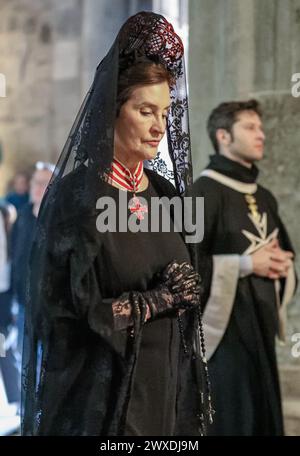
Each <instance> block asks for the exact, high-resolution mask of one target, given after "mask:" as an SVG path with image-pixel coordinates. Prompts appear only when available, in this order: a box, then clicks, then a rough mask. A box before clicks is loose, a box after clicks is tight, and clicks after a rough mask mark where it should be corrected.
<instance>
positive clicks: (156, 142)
mask: <svg viewBox="0 0 300 456" xmlns="http://www.w3.org/2000/svg"><path fill="white" fill-rule="evenodd" d="M145 142H146V144H149V146H151V147H157V146H158V144H159V141H145Z"/></svg>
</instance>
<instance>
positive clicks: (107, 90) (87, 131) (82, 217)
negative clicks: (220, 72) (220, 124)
mask: <svg viewBox="0 0 300 456" xmlns="http://www.w3.org/2000/svg"><path fill="white" fill-rule="evenodd" d="M140 58H148V59H152V60H156V61H159V62H161V63H162V64H164V65H165V66H166V67H167V68H168V69H169V70H170V72H171V73H172V75H173V76H174V79H175V84H174V86H173V87H172V90H171V108H170V112H169V115H168V120H167V137H168V151H169V156H170V157H169V158H170V160H169V161H165V160H164V159H162V157H161V156H160V155H158V157H157V158H156V159H155V160H153V161H152V162H151V163H150V164H149V166H150V167H151V168H152V170H154V171H155V172H157V173H159V174H162V175H163V176H164V177H166V178H168V179H169V180H173V181H174V182H175V186H176V189H177V191H178V193H179V194H180V195H181V196H183V195H186V194H187V193H188V189H189V186H190V185H191V184H192V165H191V152H190V135H189V124H188V101H187V92H186V82H185V69H184V61H183V45H182V42H181V40H180V38H179V37H178V35H176V33H175V32H174V30H173V27H172V25H171V24H169V23H168V22H167V21H166V19H165V18H164V17H163V16H161V15H158V14H155V13H150V12H141V13H138V14H136V15H135V16H133V17H131V18H130V19H129V20H128V21H127V22H126V23H125V24H124V26H123V27H122V28H121V30H120V32H119V34H118V36H117V38H116V40H115V41H114V43H113V45H112V47H111V49H110V50H109V52H108V54H107V55H106V56H105V57H104V59H103V60H102V61H101V62H100V64H99V65H98V67H97V70H96V74H95V77H94V81H93V83H92V86H91V88H90V90H89V92H88V93H87V95H86V97H85V99H84V101H83V103H82V106H81V108H80V110H79V113H78V115H77V117H76V119H75V122H74V124H73V126H72V129H71V131H70V134H69V136H68V139H67V141H66V144H65V146H64V148H63V151H62V153H61V155H60V157H59V159H58V162H57V165H56V168H55V171H54V173H53V176H52V178H51V181H50V184H49V186H48V189H47V191H46V193H45V196H44V199H43V202H42V206H41V210H40V213H39V218H38V222H37V229H36V236H35V241H34V245H33V250H32V255H31V264H30V271H29V288H28V293H27V295H28V296H27V304H26V306H27V307H26V316H25V333H24V349H23V375H22V389H23V393H24V394H22V410H21V411H22V433H23V434H24V435H35V434H36V428H38V426H39V419H40V407H39V398H38V393H39V392H40V391H41V388H43V384H42V381H43V370H44V363H45V360H47V350H48V347H47V344H46V343H43V342H42V339H43V338H44V340H45V337H44V336H43V335H44V334H47V332H49V328H48V327H47V316H49V315H50V314H51V313H52V312H58V313H59V312H60V311H61V309H60V307H59V302H57V300H56V301H55V306H54V308H53V306H49V304H48V301H50V300H48V301H47V299H48V298H44V297H43V296H44V295H45V290H46V291H47V293H48V295H51V294H53V289H52V288H53V280H55V277H53V275H52V273H53V274H54V276H55V274H56V271H55V270H54V272H53V268H52V269H51V265H50V267H49V270H50V271H51V272H50V273H49V271H48V270H47V265H49V262H50V261H51V258H52V256H53V254H54V253H53V252H56V257H58V258H61V261H62V264H63V261H64V258H65V257H66V256H67V255H66V254H65V252H69V251H70V249H71V247H72V246H74V245H76V243H81V242H82V237H83V235H84V236H85V242H86V244H85V246H86V249H85V251H84V252H85V253H84V255H85V257H84V258H83V259H81V260H80V262H78V264H76V266H74V265H73V267H74V268H75V267H77V268H78V269H79V268H80V274H82V275H83V274H86V271H87V270H88V268H89V267H90V265H91V264H92V262H93V261H94V259H95V251H97V248H98V245H97V243H98V242H99V240H98V238H99V236H96V235H95V234H94V232H93V231H92V229H91V230H90V231H89V229H90V228H89V227H91V223H90V224H89V223H88V222H89V221H90V220H93V229H95V226H94V225H95V223H94V218H93V217H94V215H95V213H96V201H97V199H98V196H97V188H98V185H99V181H100V180H101V177H102V176H103V175H105V174H106V173H107V172H108V171H109V170H110V168H111V163H112V159H113V152H114V123H115V118H116V112H117V86H118V77H119V72H120V71H122V69H123V68H126V66H127V65H130V64H131V63H132V62H134V61H135V60H136V59H140ZM82 169H84V173H80V171H81V170H82ZM82 176H84V177H83V178H82ZM70 182H71V184H70V185H69V187H70V186H72V197H71V198H69V197H68V195H66V194H65V191H64V189H65V188H66V187H67V186H68V183H70ZM70 226H72V230H70ZM79 227H80V229H81V232H80V233H81V234H80V236H79V235H78V234H77V232H79ZM83 232H84V234H82V233H83ZM74 233H75V234H74ZM73 236H77V237H76V239H73ZM49 252H50V259H49ZM57 252H59V253H57ZM47 255H48V256H47ZM71 260H72V257H71ZM63 267H66V266H61V268H63ZM67 267H69V265H67ZM58 273H59V271H58ZM78 276H79V273H78ZM41 277H42V279H40V278H41ZM78 280H79V279H78ZM72 285H74V286H77V285H78V284H77V282H76V283H74V284H72ZM59 286H60V287H61V288H62V289H64V287H66V284H65V283H61V284H60V285H59ZM52 302H54V301H53V300H52ZM43 316H46V318H44V317H43ZM198 317H199V319H200V315H199V316H197V318H198ZM195 327H197V328H198V329H199V327H201V320H199V322H198V321H197V324H196V323H195ZM200 332H201V335H202V336H201V335H200V336H201V337H202V338H201V337H200V336H199V337H198V339H197V342H198V344H199V347H198V348H197V352H198V353H200V354H201V356H200V358H199V366H200V367H201V359H202V361H203V366H202V368H201V369H200V371H201V372H200V374H199V377H201V382H202V386H201V387H200V390H199V392H200V393H201V394H199V396H201V398H202V402H203V401H204V403H202V404H201V405H200V407H199V408H200V409H201V423H202V424H203V426H202V425H201V426H202V427H201V429H202V431H203V427H204V422H207V421H208V416H209V413H210V401H209V400H208V399H209V385H208V377H207V375H206V372H205V371H206V364H205V360H203V358H204V356H205V355H204V344H203V331H202V330H201V331H200ZM198 334H199V333H198ZM203 398H204V399H203ZM54 406H55V398H53V407H54ZM24 411H25V413H24ZM202 431H201V432H202Z"/></svg>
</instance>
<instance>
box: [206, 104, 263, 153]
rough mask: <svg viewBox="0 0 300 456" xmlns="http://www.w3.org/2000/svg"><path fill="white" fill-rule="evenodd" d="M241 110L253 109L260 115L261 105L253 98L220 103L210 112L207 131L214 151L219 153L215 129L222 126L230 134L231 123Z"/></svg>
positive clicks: (235, 119)
mask: <svg viewBox="0 0 300 456" xmlns="http://www.w3.org/2000/svg"><path fill="white" fill-rule="evenodd" d="M242 111H254V112H256V114H258V115H259V117H262V111H261V106H260V104H259V102H258V101H257V100H255V99H252V100H248V101H229V102H225V103H221V104H219V106H217V107H216V108H215V109H213V111H212V112H211V114H210V116H209V118H208V120H207V132H208V136H209V137H210V140H211V142H212V145H213V147H214V149H215V152H216V153H219V144H218V141H217V135H216V133H217V130H218V129H219V128H222V129H224V130H226V131H228V133H230V134H231V135H232V127H233V124H234V123H235V122H236V121H237V117H238V114H239V113H240V112H242Z"/></svg>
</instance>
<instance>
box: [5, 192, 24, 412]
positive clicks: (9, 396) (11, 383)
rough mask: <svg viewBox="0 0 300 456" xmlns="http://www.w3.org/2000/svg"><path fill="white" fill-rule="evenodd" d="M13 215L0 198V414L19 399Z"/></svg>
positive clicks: (16, 406) (11, 208)
mask: <svg viewBox="0 0 300 456" xmlns="http://www.w3.org/2000/svg"><path fill="white" fill-rule="evenodd" d="M15 217H16V211H15V209H14V207H13V206H11V205H9V204H7V203H6V202H5V201H4V200H2V201H1V203H0V333H1V335H3V336H4V338H5V343H4V347H2V348H3V349H4V356H2V355H3V353H1V356H0V381H1V382H3V386H4V391H5V395H6V397H5V398H3V397H1V398H0V403H1V404H2V407H1V409H0V416H1V417H5V416H6V415H8V416H11V414H12V413H16V412H17V411H18V408H19V402H20V375H19V370H18V367H17V358H16V330H15V326H14V318H13V314H12V290H11V278H10V273H11V262H10V248H9V235H10V230H11V226H12V223H13V222H14V221H15ZM1 340H2V339H1ZM0 391H2V388H0ZM3 404H4V405H3ZM10 406H11V407H10Z"/></svg>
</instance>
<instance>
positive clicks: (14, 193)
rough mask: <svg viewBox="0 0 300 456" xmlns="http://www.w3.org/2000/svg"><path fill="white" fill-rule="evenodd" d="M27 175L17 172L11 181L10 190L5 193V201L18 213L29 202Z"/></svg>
mask: <svg viewBox="0 0 300 456" xmlns="http://www.w3.org/2000/svg"><path fill="white" fill-rule="evenodd" d="M29 180H30V178H29V175H28V174H27V173H25V172H23V171H20V172H18V173H17V174H16V175H15V176H14V178H13V180H12V189H11V191H10V192H9V193H7V195H6V197H5V200H6V201H7V202H8V203H9V204H12V205H13V206H14V207H15V208H16V209H17V211H19V210H20V209H21V208H22V207H23V206H24V205H25V204H27V203H28V202H29Z"/></svg>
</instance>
